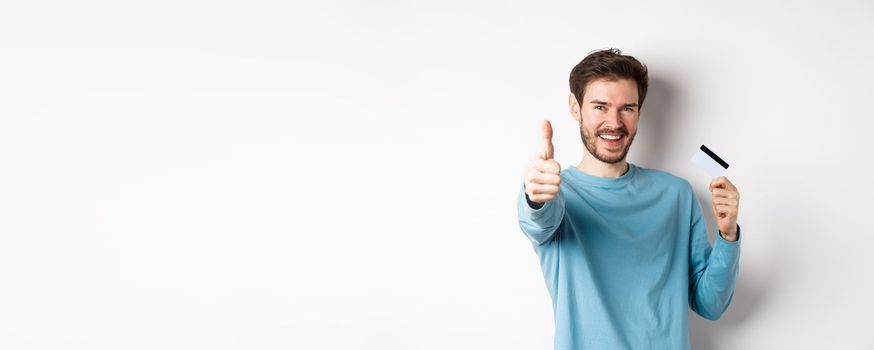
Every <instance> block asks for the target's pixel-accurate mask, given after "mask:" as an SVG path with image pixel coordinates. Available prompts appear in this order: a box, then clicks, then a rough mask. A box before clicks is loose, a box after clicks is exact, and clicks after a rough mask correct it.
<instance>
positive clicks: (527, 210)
mask: <svg viewBox="0 0 874 350" xmlns="http://www.w3.org/2000/svg"><path fill="white" fill-rule="evenodd" d="M520 197H521V198H520V201H521V203H520V204H521V207H522V211H523V213H524V214H526V215H527V216H529V217H532V218H539V217H541V216H543V215H544V214H546V213H548V212H549V211H550V209H551V208H552V207H553V206H555V205H556V202H559V201H563V200H564V199H563V198H561V195H560V194H559V195H558V196H556V197H555V199H553V200H551V201H548V202H546V203H543V205H541V206H540V208H537V209H534V208H532V207H531V206H530V205H529V204H528V195H527V194H526V193H525V184H522V193H521V194H520Z"/></svg>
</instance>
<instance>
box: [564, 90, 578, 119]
mask: <svg viewBox="0 0 874 350" xmlns="http://www.w3.org/2000/svg"><path fill="white" fill-rule="evenodd" d="M567 103H568V107H569V108H570V110H571V116H573V117H574V119H576V120H577V123H579V122H580V120H581V119H580V118H581V116H580V104H579V103H578V102H577V97H576V96H574V93H573V92H571V93H569V94H568V96H567Z"/></svg>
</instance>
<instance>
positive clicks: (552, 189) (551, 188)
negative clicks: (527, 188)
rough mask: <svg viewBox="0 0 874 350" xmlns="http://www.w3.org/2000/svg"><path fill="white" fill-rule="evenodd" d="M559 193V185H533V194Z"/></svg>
mask: <svg viewBox="0 0 874 350" xmlns="http://www.w3.org/2000/svg"><path fill="white" fill-rule="evenodd" d="M558 191H559V187H558V185H541V184H532V185H531V193H533V194H535V195H538V194H556V193H558Z"/></svg>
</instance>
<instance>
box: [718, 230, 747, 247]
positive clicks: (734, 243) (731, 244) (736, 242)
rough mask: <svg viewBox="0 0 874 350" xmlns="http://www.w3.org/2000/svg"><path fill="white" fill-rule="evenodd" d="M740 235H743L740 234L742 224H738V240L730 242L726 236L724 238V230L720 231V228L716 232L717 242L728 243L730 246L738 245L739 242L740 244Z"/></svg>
mask: <svg viewBox="0 0 874 350" xmlns="http://www.w3.org/2000/svg"><path fill="white" fill-rule="evenodd" d="M740 237H741V235H740V225H737V240H736V241H734V242H729V241H728V240H726V239H725V238H723V237H722V232H719V231H718V230H717V232H716V242H717V244H727V245H729V246H736V245H739V244H740Z"/></svg>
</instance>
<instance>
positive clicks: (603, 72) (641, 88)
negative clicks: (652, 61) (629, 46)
mask: <svg viewBox="0 0 874 350" xmlns="http://www.w3.org/2000/svg"><path fill="white" fill-rule="evenodd" d="M596 79H608V80H618V79H631V80H634V81H635V82H637V98H638V100H637V105H638V108H640V107H643V99H644V98H645V97H646V88H647V85H649V78H648V77H647V69H646V66H645V65H643V63H640V61H638V60H637V59H636V58H634V57H631V56H628V55H623V54H622V51H619V49H615V48H611V49H604V50H595V51H592V52H590V53H589V54H588V55H587V56H586V57H585V58H583V60H582V61H580V63H578V64H577V65H576V67H574V69H572V70H571V76H570V85H571V92H572V93H573V94H574V96H575V97H576V98H577V103H579V104H583V94H584V93H585V92H586V85H588V84H589V82H591V81H594V80H596Z"/></svg>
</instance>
